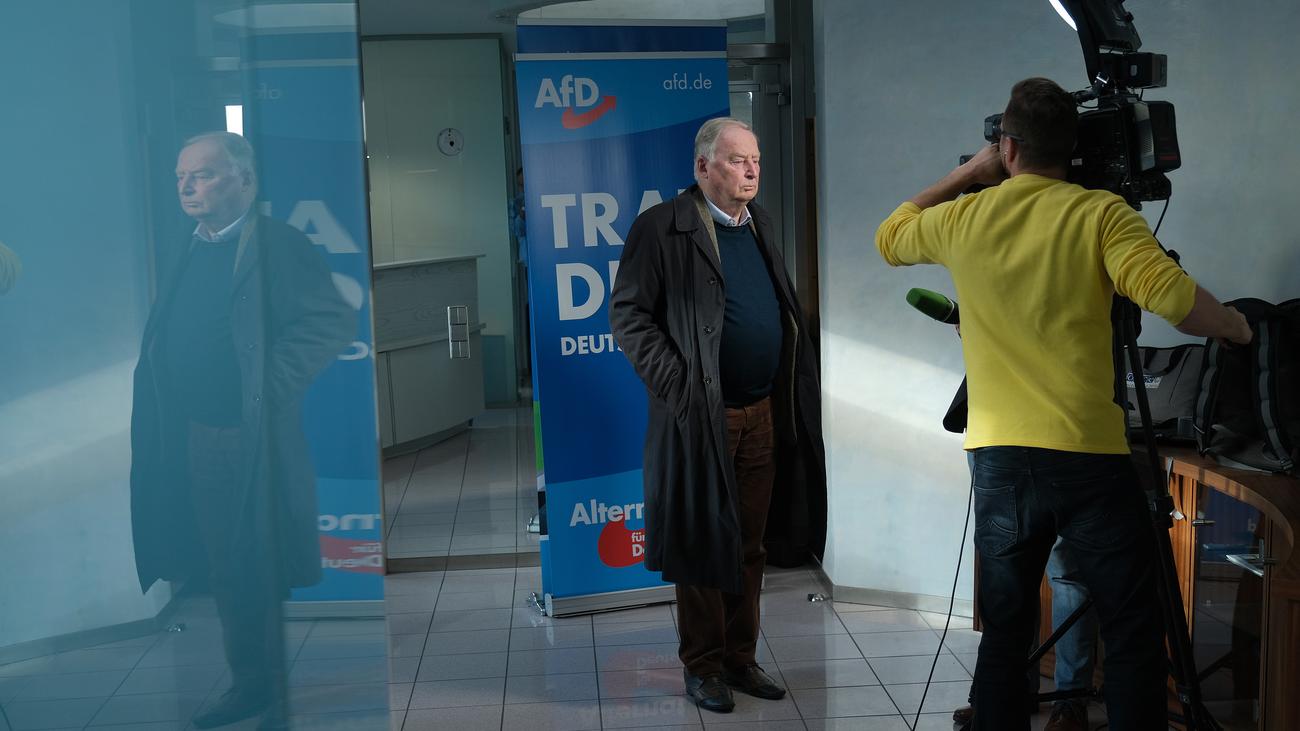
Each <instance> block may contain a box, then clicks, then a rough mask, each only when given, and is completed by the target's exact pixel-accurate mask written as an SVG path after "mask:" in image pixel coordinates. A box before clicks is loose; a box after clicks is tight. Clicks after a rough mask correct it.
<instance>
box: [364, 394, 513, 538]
mask: <svg viewBox="0 0 1300 731" xmlns="http://www.w3.org/2000/svg"><path fill="white" fill-rule="evenodd" d="M383 474H384V509H385V512H386V516H385V517H386V518H387V520H386V521H385V525H386V526H387V527H388V535H387V546H388V557H389V558H423V557H438V556H467V555H483V554H505V553H525V552H536V551H537V540H538V536H537V534H536V533H529V532H528V531H527V525H528V520H529V519H530V518H532V517H533V516H534V515H535V514H536V513H537V480H536V463H535V460H534V447H533V414H532V407H531V405H530V406H521V407H518V408H507V409H489V410H487V411H485V412H484V413H483V414H482V415H480V416H479V417H477V418H475V419H474V422H473V426H472V427H471V428H470V429H468V430H467V431H465V432H462V433H461V434H458V435H457V436H455V437H452V438H450V439H447V440H445V441H442V442H439V443H438V444H435V445H433V446H431V447H427V448H425V449H423V450H420V451H419V452H418V453H412V454H407V455H402V456H400V457H393V458H390V459H387V460H385V461H384V466H383Z"/></svg>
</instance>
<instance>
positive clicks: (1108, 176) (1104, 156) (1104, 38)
mask: <svg viewBox="0 0 1300 731" xmlns="http://www.w3.org/2000/svg"><path fill="white" fill-rule="evenodd" d="M1051 2H1052V5H1053V7H1055V8H1056V9H1057V12H1058V13H1060V15H1061V17H1062V18H1063V19H1065V20H1066V22H1068V23H1069V24H1070V26H1071V27H1072V28H1074V29H1075V30H1076V31H1077V32H1078V34H1079V45H1080V46H1081V47H1082V48H1083V59H1084V63H1085V64H1086V66H1087V70H1088V77H1089V78H1090V79H1092V86H1090V87H1089V88H1087V89H1084V90H1082V91H1076V92H1074V95H1073V96H1074V100H1075V102H1076V103H1077V104H1079V105H1080V107H1082V109H1083V111H1081V112H1080V113H1079V129H1078V141H1077V143H1076V144H1075V148H1074V155H1073V157H1072V159H1071V162H1070V171H1069V175H1068V179H1069V181H1070V182H1072V183H1078V184H1079V185H1081V186H1083V187H1085V188H1093V189H1100V190H1109V191H1111V192H1112V193H1115V194H1117V195H1120V196H1122V197H1123V198H1124V200H1126V201H1128V203H1129V205H1131V206H1133V207H1134V208H1141V207H1142V206H1141V203H1142V201H1158V200H1165V199H1167V198H1168V197H1169V194H1170V190H1171V189H1170V185H1169V178H1167V177H1165V173H1167V172H1169V171H1171V170H1177V169H1178V167H1179V166H1180V165H1181V164H1182V157H1181V155H1180V154H1179V152H1178V133H1177V131H1176V129H1175V122H1174V105H1173V104H1171V103H1169V102H1166V101H1144V100H1143V99H1142V96H1141V92H1140V90H1143V89H1155V88H1159V87H1163V86H1165V84H1166V82H1167V72H1168V62H1167V59H1166V57H1165V55H1164V54H1160V53H1139V52H1138V49H1139V48H1141V46H1142V40H1141V39H1140V38H1138V34H1137V29H1136V28H1134V27H1133V15H1132V14H1131V13H1129V12H1128V11H1126V10H1124V7H1123V3H1124V0H1051ZM1090 101H1096V105H1095V106H1092V107H1088V106H1086V103H1087V102H1090ZM1001 120H1002V115H1001V114H994V115H991V116H989V117H987V118H986V119H985V120H984V139H986V140H988V141H989V142H997V141H998V138H997V132H996V130H997V129H999V128H1000V123H1001ZM965 159H969V158H963V162H964V161H965Z"/></svg>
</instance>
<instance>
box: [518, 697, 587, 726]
mask: <svg viewBox="0 0 1300 731" xmlns="http://www.w3.org/2000/svg"><path fill="white" fill-rule="evenodd" d="M600 728H601V723H600V703H599V702H598V701H561V702H558V703H522V704H516V705H509V706H506V707H505V712H504V715H503V717H502V720H501V731H600Z"/></svg>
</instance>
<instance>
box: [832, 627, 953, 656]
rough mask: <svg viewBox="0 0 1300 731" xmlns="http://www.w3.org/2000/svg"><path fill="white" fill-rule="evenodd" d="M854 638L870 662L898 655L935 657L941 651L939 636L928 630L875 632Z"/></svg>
mask: <svg viewBox="0 0 1300 731" xmlns="http://www.w3.org/2000/svg"><path fill="white" fill-rule="evenodd" d="M852 637H853V639H854V640H855V641H856V642H857V644H858V648H859V649H861V650H862V656H863V657H865V658H867V659H868V660H869V659H871V658H873V657H893V656H898V655H924V654H926V653H930V654H931V655H933V654H934V651H935V650H937V649H939V635H937V634H935V633H934V631H933V630H928V629H927V630H921V631H919V632H873V633H870V634H863V635H853V636H852Z"/></svg>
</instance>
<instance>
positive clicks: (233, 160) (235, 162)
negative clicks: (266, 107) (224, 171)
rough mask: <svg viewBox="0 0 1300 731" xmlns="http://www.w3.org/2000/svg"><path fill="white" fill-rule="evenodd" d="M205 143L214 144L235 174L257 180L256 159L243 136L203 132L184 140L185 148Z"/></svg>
mask: <svg viewBox="0 0 1300 731" xmlns="http://www.w3.org/2000/svg"><path fill="white" fill-rule="evenodd" d="M207 141H211V142H214V143H216V145H217V147H218V148H220V149H221V152H222V153H223V154H224V155H225V156H226V161H227V162H229V163H230V167H231V168H233V169H234V170H235V172H236V173H238V174H240V175H243V176H247V177H248V179H249V180H257V159H256V158H255V156H254V155H253V146H252V145H251V144H249V143H248V140H247V139H245V138H244V136H243V135H237V134H235V133H234V132H204V133H202V134H197V135H194V136H193V137H191V138H189V139H188V140H185V146H186V147H189V146H190V145H193V144H197V143H199V142H207Z"/></svg>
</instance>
